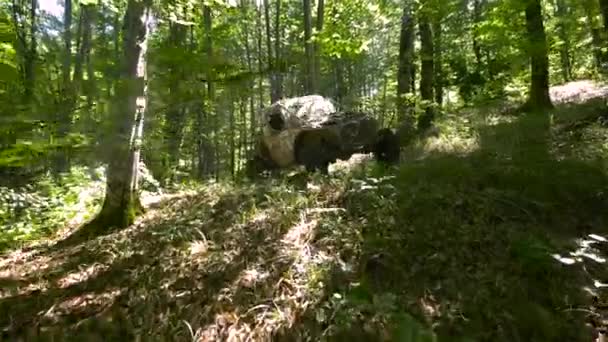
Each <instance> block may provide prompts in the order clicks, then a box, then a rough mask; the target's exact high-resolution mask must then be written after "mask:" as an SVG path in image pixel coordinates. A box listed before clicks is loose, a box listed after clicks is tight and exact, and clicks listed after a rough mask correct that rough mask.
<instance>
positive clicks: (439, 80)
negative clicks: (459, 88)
mask: <svg viewBox="0 0 608 342" xmlns="http://www.w3.org/2000/svg"><path fill="white" fill-rule="evenodd" d="M441 20H442V18H441V17H438V18H435V20H434V22H433V35H434V38H435V42H434V44H433V45H434V48H435V63H434V67H435V102H436V103H437V105H438V106H439V107H440V108H441V106H443V56H442V49H443V42H442V41H441V39H442V34H441V30H442V28H441Z"/></svg>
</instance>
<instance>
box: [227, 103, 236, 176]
mask: <svg viewBox="0 0 608 342" xmlns="http://www.w3.org/2000/svg"><path fill="white" fill-rule="evenodd" d="M227 100H228V106H227V107H228V112H229V113H228V130H229V133H228V135H229V139H230V142H229V144H230V145H229V149H230V177H231V179H232V180H234V175H235V166H236V163H235V154H236V143H235V139H234V134H235V123H234V121H235V120H234V110H235V108H234V107H235V106H234V98H233V97H232V96H229V98H228V99H227Z"/></svg>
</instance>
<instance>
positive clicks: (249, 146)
mask: <svg viewBox="0 0 608 342" xmlns="http://www.w3.org/2000/svg"><path fill="white" fill-rule="evenodd" d="M243 10H244V11H245V10H246V8H245V6H243ZM244 15H247V12H246V11H245V13H244ZM243 31H244V32H245V41H244V42H243V43H244V44H245V56H246V58H247V70H248V71H249V72H250V73H253V72H254V70H253V61H252V56H251V47H250V46H249V30H248V28H244V30H243ZM258 79H259V80H261V77H258ZM254 86H255V84H254V81H253V80H251V81H250V82H249V87H250V89H253V88H254ZM247 97H248V98H249V130H250V131H249V132H248V134H246V135H245V136H244V138H243V139H244V146H245V149H246V151H247V156H249V153H250V151H252V150H253V144H254V143H253V140H254V138H255V135H254V131H255V129H254V128H255V114H254V113H255V100H254V95H253V93H249V94H248V95H247ZM243 115H245V114H243ZM243 119H245V116H243ZM243 122H245V121H243ZM245 131H247V130H245ZM246 133H247V132H246Z"/></svg>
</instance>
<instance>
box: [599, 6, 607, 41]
mask: <svg viewBox="0 0 608 342" xmlns="http://www.w3.org/2000/svg"><path fill="white" fill-rule="evenodd" d="M600 11H601V12H602V18H603V19H604V32H605V34H606V35H608V0H600Z"/></svg>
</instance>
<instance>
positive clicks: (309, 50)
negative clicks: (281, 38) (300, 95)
mask: <svg viewBox="0 0 608 342" xmlns="http://www.w3.org/2000/svg"><path fill="white" fill-rule="evenodd" d="M302 4H303V10H304V50H305V54H306V58H305V63H306V68H305V76H304V79H305V81H304V91H305V92H306V93H307V94H312V93H314V92H316V91H317V85H316V80H315V75H314V73H315V68H314V51H313V44H312V18H311V6H310V0H302Z"/></svg>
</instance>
